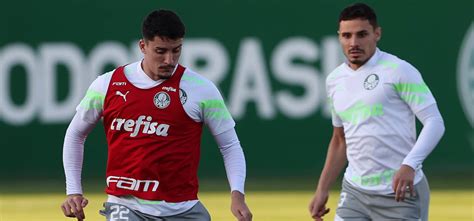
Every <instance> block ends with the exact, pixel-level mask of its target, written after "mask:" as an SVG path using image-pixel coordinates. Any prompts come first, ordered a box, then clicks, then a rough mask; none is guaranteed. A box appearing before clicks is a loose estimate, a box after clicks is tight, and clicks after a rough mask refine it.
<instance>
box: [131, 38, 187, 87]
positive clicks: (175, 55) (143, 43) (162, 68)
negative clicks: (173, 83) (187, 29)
mask: <svg viewBox="0 0 474 221" xmlns="http://www.w3.org/2000/svg"><path fill="white" fill-rule="evenodd" d="M182 45H183V38H179V39H170V38H166V37H159V36H155V38H154V39H153V40H144V39H142V40H140V42H139V46H140V50H141V51H142V53H143V55H144V58H143V70H144V71H145V73H146V74H147V75H148V76H150V78H152V79H153V80H158V79H168V78H170V77H171V74H173V70H174V68H175V67H176V65H177V64H178V60H179V56H180V55H181V47H182Z"/></svg>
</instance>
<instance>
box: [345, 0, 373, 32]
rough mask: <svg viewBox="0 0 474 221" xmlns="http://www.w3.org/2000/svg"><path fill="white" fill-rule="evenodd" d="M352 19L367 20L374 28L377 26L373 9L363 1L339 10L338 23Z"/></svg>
mask: <svg viewBox="0 0 474 221" xmlns="http://www.w3.org/2000/svg"><path fill="white" fill-rule="evenodd" d="M354 19H362V20H369V23H370V24H371V25H372V27H374V28H377V27H378V26H379V24H378V23H377V15H376V14H375V11H374V10H373V9H372V8H371V7H370V6H368V5H366V4H364V3H355V4H352V5H349V6H347V7H346V8H344V9H343V10H342V11H341V14H339V23H340V22H341V21H347V20H354Z"/></svg>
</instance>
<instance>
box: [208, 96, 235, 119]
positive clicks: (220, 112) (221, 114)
mask: <svg viewBox="0 0 474 221" xmlns="http://www.w3.org/2000/svg"><path fill="white" fill-rule="evenodd" d="M201 109H202V110H203V112H204V116H205V117H206V118H210V119H231V115H230V113H229V111H228V110H227V107H226V106H225V103H224V101H223V100H203V101H201Z"/></svg>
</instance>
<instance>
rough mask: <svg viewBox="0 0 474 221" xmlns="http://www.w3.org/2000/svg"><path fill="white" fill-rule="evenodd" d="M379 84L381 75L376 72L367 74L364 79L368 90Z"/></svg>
mask: <svg viewBox="0 0 474 221" xmlns="http://www.w3.org/2000/svg"><path fill="white" fill-rule="evenodd" d="M378 84H379V76H377V75H376V74H371V75H369V76H367V77H366V78H365V80H364V88H365V89H366V90H372V89H374V88H375V87H377V85H378Z"/></svg>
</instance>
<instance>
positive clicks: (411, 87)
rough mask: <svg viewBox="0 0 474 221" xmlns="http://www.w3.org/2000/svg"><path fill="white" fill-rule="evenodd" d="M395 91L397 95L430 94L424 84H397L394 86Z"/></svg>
mask: <svg viewBox="0 0 474 221" xmlns="http://www.w3.org/2000/svg"><path fill="white" fill-rule="evenodd" d="M395 90H396V91H397V92H399V93H429V92H430V89H429V88H428V86H427V85H426V84H425V83H421V84H410V83H399V84H395Z"/></svg>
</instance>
